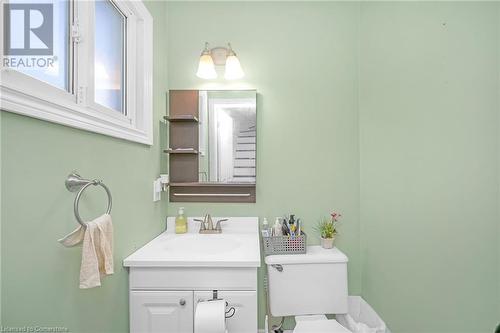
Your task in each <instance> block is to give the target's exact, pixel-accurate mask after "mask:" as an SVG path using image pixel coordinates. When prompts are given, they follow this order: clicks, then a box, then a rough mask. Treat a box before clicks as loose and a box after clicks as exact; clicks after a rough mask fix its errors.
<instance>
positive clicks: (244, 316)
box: [194, 290, 258, 333]
mask: <svg viewBox="0 0 500 333" xmlns="http://www.w3.org/2000/svg"><path fill="white" fill-rule="evenodd" d="M218 298H220V299H225V300H226V302H227V303H228V304H229V305H228V307H227V310H229V308H230V307H234V308H235V310H236V312H235V314H234V316H233V317H231V318H228V319H226V327H227V331H228V333H255V332H257V331H258V329H257V292H256V291H224V290H222V291H218ZM209 299H212V291H195V292H194V302H195V304H194V307H195V310H196V304H197V303H198V302H199V301H206V300H209Z"/></svg>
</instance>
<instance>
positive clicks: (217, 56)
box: [196, 42, 245, 80]
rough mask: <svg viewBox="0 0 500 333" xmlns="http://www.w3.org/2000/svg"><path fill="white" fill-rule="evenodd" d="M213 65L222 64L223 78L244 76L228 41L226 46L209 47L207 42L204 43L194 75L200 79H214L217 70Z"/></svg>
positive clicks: (229, 78) (232, 78)
mask: <svg viewBox="0 0 500 333" xmlns="http://www.w3.org/2000/svg"><path fill="white" fill-rule="evenodd" d="M215 66H224V67H225V68H224V78H225V79H226V80H236V79H241V78H242V77H243V76H245V73H244V72H243V69H242V68H241V63H240V60H239V59H238V57H237V56H236V53H235V52H234V51H233V49H232V48H231V44H230V43H228V44H227V47H220V46H219V47H214V48H210V46H209V44H208V42H206V43H205V48H204V49H203V51H202V52H201V55H200V61H199V63H198V71H197V72H196V76H198V77H199V78H202V79H207V80H210V79H215V78H217V72H216V70H215Z"/></svg>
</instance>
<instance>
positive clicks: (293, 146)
mask: <svg viewBox="0 0 500 333" xmlns="http://www.w3.org/2000/svg"><path fill="white" fill-rule="evenodd" d="M167 13H168V15H167V24H168V29H167V35H166V38H167V40H168V72H169V78H168V85H169V88H170V89H183V88H191V89H193V88H199V89H233V88H246V89H248V88H255V89H257V92H258V96H257V124H258V125H257V126H258V138H257V203H256V204H229V205H228V204H182V205H179V204H176V205H174V204H169V214H175V213H176V208H177V207H179V206H185V207H186V213H187V214H188V215H190V216H193V215H201V214H204V213H206V212H210V213H211V214H215V215H227V216H259V217H267V218H268V219H270V221H274V217H275V216H282V215H283V214H285V213H289V212H293V213H296V214H297V216H299V217H301V218H302V219H303V220H304V221H305V227H306V232H309V235H310V237H309V239H308V241H309V243H310V244H318V242H319V241H318V239H317V237H316V236H315V233H314V232H313V230H312V226H313V225H314V224H315V223H316V221H317V219H318V218H319V217H320V216H322V215H327V214H328V213H329V212H330V211H331V210H332V209H334V208H335V209H339V210H341V212H342V213H343V215H344V218H343V226H342V229H341V231H340V235H339V236H338V246H339V247H340V248H341V249H342V250H343V251H345V252H346V253H347V254H348V256H349V258H350V260H351V263H350V265H349V289H350V292H351V293H352V294H359V293H360V291H361V275H360V268H361V267H360V250H359V246H360V244H359V228H360V226H359V205H358V197H359V154H358V116H357V57H356V55H357V47H358V37H357V29H358V15H359V10H358V4H355V3H293V4H292V3H286V4H284V3H267V2H259V3H241V2H239V3H236V2H211V3H200V2H197V3H192V2H189V3H187V2H185V3H182V2H170V3H168V8H167ZM205 41H208V42H210V43H211V45H212V46H216V45H224V44H225V43H227V42H231V44H232V46H233V47H234V50H235V51H236V53H237V54H238V55H239V57H240V60H241V63H242V66H243V69H244V71H245V73H246V76H245V79H244V80H242V81H241V82H243V83H238V82H236V83H231V84H229V83H228V82H227V81H225V80H223V79H221V80H219V81H217V82H211V83H207V81H204V80H200V79H198V78H197V77H196V76H195V73H196V66H197V62H198V57H199V54H200V51H201V49H202V48H203V45H204V42H205ZM220 76H222V75H220ZM261 292H262V288H261ZM263 304H264V303H263V297H262V293H261V295H260V319H261V324H260V326H261V327H263V324H262V316H263V314H264V305H263Z"/></svg>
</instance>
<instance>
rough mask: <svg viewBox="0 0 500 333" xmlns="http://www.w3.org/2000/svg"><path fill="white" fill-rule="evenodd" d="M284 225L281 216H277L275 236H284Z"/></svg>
mask: <svg viewBox="0 0 500 333" xmlns="http://www.w3.org/2000/svg"><path fill="white" fill-rule="evenodd" d="M282 228H283V226H282V225H281V222H280V218H279V217H277V218H276V221H275V222H274V227H273V229H274V236H283V230H282Z"/></svg>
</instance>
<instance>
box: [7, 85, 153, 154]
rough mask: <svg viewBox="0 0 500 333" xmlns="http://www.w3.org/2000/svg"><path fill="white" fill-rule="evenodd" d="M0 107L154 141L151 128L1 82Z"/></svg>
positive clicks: (72, 124) (121, 137) (122, 135)
mask: <svg viewBox="0 0 500 333" xmlns="http://www.w3.org/2000/svg"><path fill="white" fill-rule="evenodd" d="M0 96H1V99H0V109H1V110H2V111H10V112H13V113H18V114H22V115H26V116H30V117H33V118H38V119H42V120H46V121H50V122H54V123H58V124H62V125H66V126H70V127H74V128H78V129H83V130H87V131H91V132H95V133H100V134H104V135H108V136H112V137H115V138H120V139H125V140H129V141H133V142H138V143H142V144H146V145H152V144H153V137H152V130H150V131H148V132H145V131H141V130H138V129H136V128H133V127H132V126H131V125H127V124H120V123H118V122H116V121H112V120H111V119H106V118H105V117H102V116H99V115H98V114H97V113H95V112H93V110H92V109H90V108H88V107H79V106H75V104H73V103H72V105H64V104H63V103H59V102H58V103H55V102H53V101H47V100H45V99H41V98H39V97H36V96H33V95H27V94H24V93H22V92H19V91H17V90H15V89H11V88H9V87H6V86H4V85H2V86H0Z"/></svg>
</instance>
